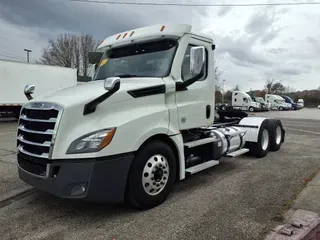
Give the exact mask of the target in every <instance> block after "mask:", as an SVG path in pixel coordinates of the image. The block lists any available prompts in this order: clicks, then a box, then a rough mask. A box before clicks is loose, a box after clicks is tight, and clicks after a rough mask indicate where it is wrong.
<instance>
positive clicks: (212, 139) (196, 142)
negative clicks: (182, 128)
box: [183, 137, 218, 148]
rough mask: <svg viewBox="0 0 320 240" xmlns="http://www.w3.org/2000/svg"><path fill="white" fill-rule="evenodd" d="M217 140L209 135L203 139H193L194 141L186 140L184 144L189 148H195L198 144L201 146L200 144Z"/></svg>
mask: <svg viewBox="0 0 320 240" xmlns="http://www.w3.org/2000/svg"><path fill="white" fill-rule="evenodd" d="M217 141H218V139H217V138H213V137H208V138H203V139H199V140H196V141H192V142H186V143H184V144H183V145H184V146H185V147H188V148H193V147H196V146H200V145H204V144H207V143H212V142H217Z"/></svg>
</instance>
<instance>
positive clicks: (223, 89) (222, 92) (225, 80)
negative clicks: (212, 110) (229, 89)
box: [222, 79, 226, 104]
mask: <svg viewBox="0 0 320 240" xmlns="http://www.w3.org/2000/svg"><path fill="white" fill-rule="evenodd" d="M225 81H226V80H225V79H223V80H222V104H224V82H225Z"/></svg>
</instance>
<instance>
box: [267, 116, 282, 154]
mask: <svg viewBox="0 0 320 240" xmlns="http://www.w3.org/2000/svg"><path fill="white" fill-rule="evenodd" d="M269 134H270V151H278V150H279V149H280V148H281V145H282V143H283V141H284V131H283V127H282V123H281V121H280V120H279V119H270V120H269Z"/></svg>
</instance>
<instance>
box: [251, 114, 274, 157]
mask: <svg viewBox="0 0 320 240" xmlns="http://www.w3.org/2000/svg"><path fill="white" fill-rule="evenodd" d="M268 122H269V121H268V120H267V119H266V120H264V121H263V122H262V124H261V126H260V129H259V134H258V141H257V142H256V143H250V145H249V150H250V153H251V154H252V155H253V156H255V157H256V158H263V157H265V156H266V155H267V154H268V151H269V149H270V134H269V131H268Z"/></svg>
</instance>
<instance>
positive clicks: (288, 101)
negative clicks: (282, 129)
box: [281, 95, 300, 110]
mask: <svg viewBox="0 0 320 240" xmlns="http://www.w3.org/2000/svg"><path fill="white" fill-rule="evenodd" d="M281 97H282V98H283V99H284V101H285V102H286V103H289V104H291V109H292V110H299V109H300V106H299V105H298V103H295V102H294V101H293V100H292V98H291V97H289V96H287V95H281Z"/></svg>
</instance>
